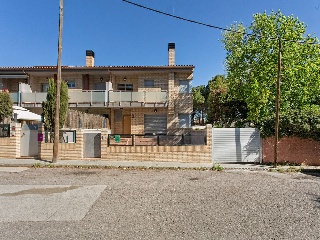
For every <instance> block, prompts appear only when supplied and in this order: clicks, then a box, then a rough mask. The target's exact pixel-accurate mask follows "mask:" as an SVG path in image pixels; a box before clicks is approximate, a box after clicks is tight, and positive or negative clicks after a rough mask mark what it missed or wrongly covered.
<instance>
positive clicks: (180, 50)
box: [0, 0, 320, 86]
mask: <svg viewBox="0 0 320 240" xmlns="http://www.w3.org/2000/svg"><path fill="white" fill-rule="evenodd" d="M131 1H133V2H136V3H137V4H141V5H145V6H148V7H150V8H155V9H158V10H160V11H164V12H167V13H170V14H175V15H178V16H181V17H184V18H189V19H193V20H197V21H200V22H204V23H208V24H211V25H215V26H220V27H228V26H230V25H231V24H232V23H234V22H242V23H243V24H244V25H246V26H249V25H250V23H251V22H252V16H253V14H255V13H261V12H264V11H266V12H267V13H270V12H271V11H272V10H275V11H277V10H278V9H280V10H281V11H282V13H284V14H285V15H293V16H295V17H298V18H299V19H300V20H301V21H303V22H304V23H305V24H306V25H307V26H308V27H307V33H311V34H312V33H314V34H315V36H317V37H319V33H320V0H242V1H241V0H223V1H221V0H131ZM0 6H1V15H0V46H1V47H0V49H1V57H0V66H39V65H56V64H57V44H58V43H57V42H58V19H59V0H10V1H7V0H0ZM220 39H221V31H220V30H216V29H212V28H208V27H204V26H200V25H196V24H193V23H189V22H184V21H181V20H177V19H173V18H170V17H167V16H164V15H160V14H157V13H154V12H150V11H147V10H145V9H141V8H138V7H135V6H133V5H130V4H128V3H125V2H123V1H122V0H64V25H63V51H62V65H68V66H84V65H85V50H93V51H94V52H95V55H96V57H95V65H96V66H98V65H99V66H105V65H112V66H119V65H120V66H133V65H134V66H139V65H149V66H159V65H161V66H162V65H167V64H168V60H167V58H168V53H167V45H168V43H169V42H175V43H176V64H181V65H184V64H188V65H189V64H190V65H194V66H195V73H194V81H193V86H197V85H201V84H207V82H208V80H210V79H211V78H212V77H213V76H215V75H217V74H224V73H225V71H224V59H225V51H224V49H223V46H222V43H221V42H220Z"/></svg>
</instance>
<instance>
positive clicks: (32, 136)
mask: <svg viewBox="0 0 320 240" xmlns="http://www.w3.org/2000/svg"><path fill="white" fill-rule="evenodd" d="M38 150H39V149H38V125H36V124H23V125H22V128H21V140H20V156H21V157H38V154H39V151H38Z"/></svg>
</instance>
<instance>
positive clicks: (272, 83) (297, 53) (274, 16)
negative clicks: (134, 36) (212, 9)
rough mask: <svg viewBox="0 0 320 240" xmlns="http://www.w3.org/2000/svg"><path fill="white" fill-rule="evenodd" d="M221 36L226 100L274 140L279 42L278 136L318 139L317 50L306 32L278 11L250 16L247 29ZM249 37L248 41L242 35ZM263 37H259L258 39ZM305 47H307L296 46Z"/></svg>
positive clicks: (236, 27) (238, 28) (319, 66)
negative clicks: (243, 110)
mask: <svg viewBox="0 0 320 240" xmlns="http://www.w3.org/2000/svg"><path fill="white" fill-rule="evenodd" d="M230 29H232V30H236V31H237V32H236V33H235V32H229V31H226V32H225V33H224V34H223V37H224V39H223V40H222V42H223V43H224V46H225V49H226V51H227V57H226V70H227V73H228V78H227V82H228V86H229V94H230V96H229V97H231V98H234V99H237V100H239V101H243V102H245V103H246V106H247V108H248V116H247V120H248V121H249V122H252V123H254V124H255V126H257V127H258V128H259V129H260V130H261V133H262V135H263V136H271V135H274V132H275V131H274V125H275V105H276V104H275V101H276V80H277V64H278V51H279V47H278V39H281V42H282V49H281V53H282V69H281V98H280V134H282V135H287V136H290V135H295V136H300V137H312V138H315V139H319V132H320V131H319V130H320V129H319V120H320V115H319V107H320V97H319V89H320V71H319V70H320V51H319V50H320V48H319V45H314V44H306V43H312V42H317V41H318V39H317V38H316V37H313V36H310V35H307V36H305V33H306V26H305V24H304V23H303V22H301V21H300V20H298V18H294V17H293V16H284V15H283V14H282V13H281V12H280V11H278V12H271V14H269V15H268V14H266V13H262V14H260V13H259V14H255V15H254V16H253V22H252V23H251V25H250V27H249V28H245V27H244V26H243V25H242V24H235V25H233V26H231V28H230ZM244 33H251V34H252V35H245V34H244ZM261 36H263V37H261ZM301 42H306V43H301Z"/></svg>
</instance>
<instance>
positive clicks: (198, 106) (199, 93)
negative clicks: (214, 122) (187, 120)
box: [192, 85, 208, 125]
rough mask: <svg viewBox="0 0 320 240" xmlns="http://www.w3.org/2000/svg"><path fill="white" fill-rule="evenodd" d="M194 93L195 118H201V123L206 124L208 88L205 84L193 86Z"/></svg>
mask: <svg viewBox="0 0 320 240" xmlns="http://www.w3.org/2000/svg"><path fill="white" fill-rule="evenodd" d="M192 95H193V118H192V119H195V118H196V119H199V123H200V124H201V125H204V123H205V118H206V111H207V98H208V89H207V88H206V86H204V85H200V86H197V87H193V88H192Z"/></svg>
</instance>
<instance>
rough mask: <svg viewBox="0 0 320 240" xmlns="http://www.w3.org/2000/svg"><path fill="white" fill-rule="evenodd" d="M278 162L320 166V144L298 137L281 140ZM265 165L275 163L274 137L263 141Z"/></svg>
mask: <svg viewBox="0 0 320 240" xmlns="http://www.w3.org/2000/svg"><path fill="white" fill-rule="evenodd" d="M278 151H279V152H278V162H279V163H284V162H288V163H294V164H305V165H313V166H320V142H317V141H315V140H312V139H302V138H298V137H284V138H281V139H280V141H279V144H278ZM262 154H263V157H262V161H263V163H268V162H273V161H274V137H269V138H266V139H263V142H262Z"/></svg>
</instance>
